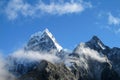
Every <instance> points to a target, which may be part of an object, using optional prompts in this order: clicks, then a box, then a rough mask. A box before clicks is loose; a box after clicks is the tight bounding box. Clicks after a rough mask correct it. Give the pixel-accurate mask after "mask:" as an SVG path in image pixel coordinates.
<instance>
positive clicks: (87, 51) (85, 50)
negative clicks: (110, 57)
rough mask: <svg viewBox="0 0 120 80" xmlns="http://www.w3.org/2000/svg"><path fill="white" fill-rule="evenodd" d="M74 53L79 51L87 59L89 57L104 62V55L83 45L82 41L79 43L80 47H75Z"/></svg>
mask: <svg viewBox="0 0 120 80" xmlns="http://www.w3.org/2000/svg"><path fill="white" fill-rule="evenodd" d="M76 53H79V54H80V55H81V56H86V58H87V59H88V58H91V59H94V60H97V61H99V62H106V57H105V56H104V55H103V54H101V53H98V52H97V51H95V50H93V49H90V48H88V47H85V44H84V43H81V44H80V47H79V48H78V49H77V51H76Z"/></svg>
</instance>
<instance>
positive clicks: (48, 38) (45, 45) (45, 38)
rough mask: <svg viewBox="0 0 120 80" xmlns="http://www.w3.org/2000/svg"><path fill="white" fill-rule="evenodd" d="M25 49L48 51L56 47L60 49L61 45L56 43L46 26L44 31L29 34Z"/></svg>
mask: <svg viewBox="0 0 120 80" xmlns="http://www.w3.org/2000/svg"><path fill="white" fill-rule="evenodd" d="M27 49H29V50H34V51H41V50H42V51H50V50H52V49H56V50H57V51H60V50H61V49H62V47H61V46H60V45H59V44H58V42H57V41H56V39H55V38H54V36H53V35H52V33H51V32H49V30H48V29H47V28H46V29H45V30H44V31H42V32H41V31H40V32H37V33H35V34H33V35H31V38H30V40H29V42H28V44H27Z"/></svg>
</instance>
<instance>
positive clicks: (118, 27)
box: [96, 11, 120, 34]
mask: <svg viewBox="0 0 120 80" xmlns="http://www.w3.org/2000/svg"><path fill="white" fill-rule="evenodd" d="M98 19H99V20H100V21H98V22H97V23H96V25H99V26H100V25H101V26H100V27H101V28H102V29H107V30H108V31H110V32H113V33H115V34H118V33H120V16H119V14H116V15H115V14H114V12H105V11H102V12H100V13H99V14H98Z"/></svg>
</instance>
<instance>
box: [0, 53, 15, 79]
mask: <svg viewBox="0 0 120 80" xmlns="http://www.w3.org/2000/svg"><path fill="white" fill-rule="evenodd" d="M5 66H6V62H5V60H4V59H3V56H1V53H0V80H15V77H14V76H13V75H12V74H11V73H9V72H8V70H7V69H6V67H5Z"/></svg>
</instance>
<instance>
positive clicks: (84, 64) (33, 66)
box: [7, 29, 120, 80]
mask: <svg viewBox="0 0 120 80" xmlns="http://www.w3.org/2000/svg"><path fill="white" fill-rule="evenodd" d="M30 51H32V52H30ZM24 52H25V53H26V55H25V56H27V59H26V57H25V58H21V59H22V60H21V59H20V58H19V57H15V56H12V55H11V56H9V57H8V63H9V64H8V65H7V67H8V70H9V71H10V72H11V73H12V74H14V75H15V76H16V77H17V78H18V79H19V80H120V63H119V61H120V48H116V47H114V48H110V47H108V46H106V45H104V44H103V42H102V41H101V40H100V39H99V38H98V37H97V36H93V37H92V39H91V40H90V41H88V42H85V43H80V44H78V45H77V46H76V48H75V49H74V50H73V51H72V52H67V51H65V50H64V49H63V48H62V47H61V46H60V45H59V44H58V43H57V41H56V39H55V38H54V36H53V35H52V34H51V33H50V32H49V30H48V29H45V30H44V31H43V32H38V33H35V34H33V35H32V36H31V38H30V40H29V41H28V43H27V45H26V46H25V48H24ZM34 52H35V53H34ZM36 52H37V53H39V54H41V53H42V55H39V54H37V56H41V57H44V55H47V56H46V57H45V58H46V59H44V58H42V59H38V60H31V58H30V56H29V55H31V54H30V53H34V55H36ZM44 52H45V53H44ZM34 55H32V56H33V57H34ZM48 55H52V57H53V56H55V57H57V58H58V60H56V61H55V60H53V61H49V60H48V59H47V58H50V59H51V58H52V57H50V56H48ZM34 58H37V57H34ZM54 61H55V62H54ZM11 63H12V64H11Z"/></svg>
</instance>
